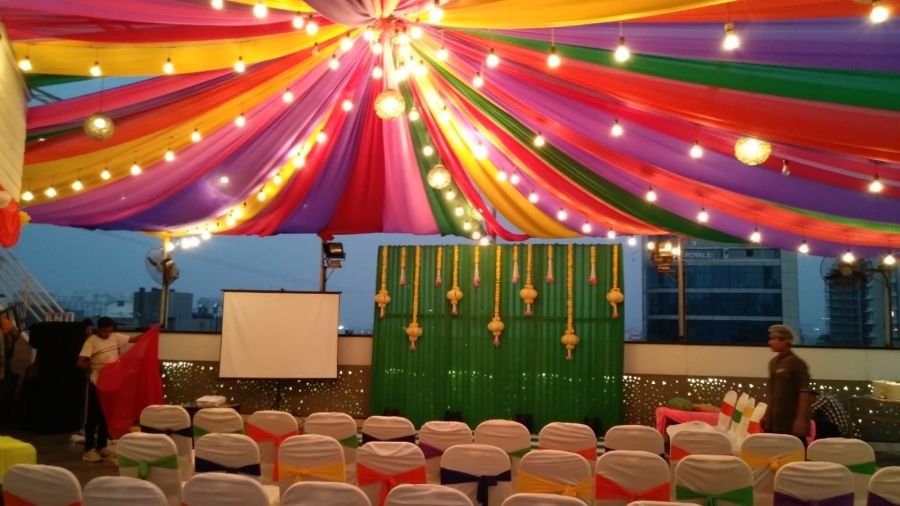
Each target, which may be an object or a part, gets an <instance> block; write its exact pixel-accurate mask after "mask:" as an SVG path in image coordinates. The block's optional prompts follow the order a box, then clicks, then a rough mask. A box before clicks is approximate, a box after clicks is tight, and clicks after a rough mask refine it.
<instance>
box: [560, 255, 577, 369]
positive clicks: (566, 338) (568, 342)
mask: <svg viewBox="0 0 900 506" xmlns="http://www.w3.org/2000/svg"><path fill="white" fill-rule="evenodd" d="M572 249H573V246H572V245H571V244H569V245H567V247H566V250H567V252H568V258H567V259H566V298H567V300H566V312H567V318H568V319H567V322H566V332H565V333H564V334H563V336H562V338H560V341H561V342H562V343H563V344H564V345H565V346H566V352H567V353H566V360H572V350H574V349H575V346H577V345H578V341H579V339H578V336H576V335H575V326H574V324H573V320H574V318H573V313H574V311H573V304H572Z"/></svg>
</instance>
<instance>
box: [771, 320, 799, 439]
mask: <svg viewBox="0 0 900 506" xmlns="http://www.w3.org/2000/svg"><path fill="white" fill-rule="evenodd" d="M793 342H794V331H793V330H791V328H790V327H788V326H787V325H772V326H771V327H769V348H770V349H771V350H772V351H774V352H775V353H777V354H778V355H776V356H775V357H774V358H773V359H772V360H771V361H770V362H769V409H768V411H767V413H766V417H765V420H764V421H763V428H764V430H765V431H766V432H776V433H780V434H792V435H794V436H797V437H798V438H800V439H801V440H802V441H803V442H804V443H805V442H806V435H807V432H808V431H809V406H810V388H809V368H808V367H807V366H806V362H804V361H803V360H802V359H801V358H800V357H798V356H797V355H794V352H793V351H791V345H792V344H793Z"/></svg>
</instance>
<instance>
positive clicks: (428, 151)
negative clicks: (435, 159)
mask: <svg viewBox="0 0 900 506" xmlns="http://www.w3.org/2000/svg"><path fill="white" fill-rule="evenodd" d="M422 154H423V155H425V156H431V155H433V154H434V148H433V147H431V146H424V147H423V148H422Z"/></svg>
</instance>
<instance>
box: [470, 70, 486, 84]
mask: <svg viewBox="0 0 900 506" xmlns="http://www.w3.org/2000/svg"><path fill="white" fill-rule="evenodd" d="M472 86H474V87H476V88H481V87H482V86H484V78H483V77H481V72H476V73H475V77H473V78H472Z"/></svg>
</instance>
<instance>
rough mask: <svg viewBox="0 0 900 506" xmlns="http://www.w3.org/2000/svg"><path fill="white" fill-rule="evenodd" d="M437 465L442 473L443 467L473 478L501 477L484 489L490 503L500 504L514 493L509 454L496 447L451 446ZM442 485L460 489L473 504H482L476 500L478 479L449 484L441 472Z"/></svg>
mask: <svg viewBox="0 0 900 506" xmlns="http://www.w3.org/2000/svg"><path fill="white" fill-rule="evenodd" d="M440 467H441V470H442V473H443V470H444V469H446V470H449V471H459V472H462V473H466V474H470V475H472V476H473V477H481V476H500V477H501V479H499V480H498V481H497V484H496V485H493V486H489V487H488V488H487V494H488V495H487V498H488V503H489V504H492V505H499V504H501V503H503V501H505V500H506V498H507V497H509V496H510V495H512V493H513V488H512V472H511V471H510V463H509V455H507V454H506V452H504V451H503V450H501V449H500V448H497V447H496V446H491V445H482V444H467V445H457V446H451V447H450V448H448V449H447V451H446V452H444V456H443V457H441V465H440ZM504 475H506V476H504ZM503 478H505V479H503ZM476 480H477V478H476ZM441 484H442V485H443V486H445V487H450V488H454V489H456V490H459V491H460V492H462V493H463V494H465V495H466V497H468V498H469V499H470V500H471V501H472V503H473V504H481V503H480V502H479V501H478V482H477V481H469V482H465V483H457V484H452V483H449V482H448V481H447V480H445V479H444V477H443V474H442V477H441Z"/></svg>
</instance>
